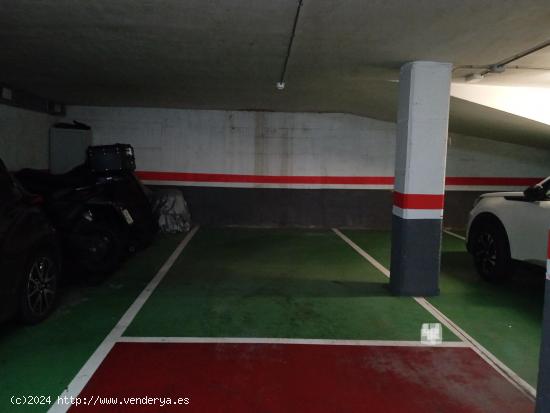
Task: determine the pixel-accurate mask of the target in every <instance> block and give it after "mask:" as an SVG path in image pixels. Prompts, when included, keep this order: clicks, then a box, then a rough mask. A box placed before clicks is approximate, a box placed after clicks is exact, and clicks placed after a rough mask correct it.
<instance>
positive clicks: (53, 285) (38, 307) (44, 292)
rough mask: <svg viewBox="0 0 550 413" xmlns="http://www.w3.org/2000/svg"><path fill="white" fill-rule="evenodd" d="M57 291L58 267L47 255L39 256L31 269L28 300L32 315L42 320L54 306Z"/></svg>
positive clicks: (28, 280) (28, 278)
mask: <svg viewBox="0 0 550 413" xmlns="http://www.w3.org/2000/svg"><path fill="white" fill-rule="evenodd" d="M56 290H57V267H56V265H55V263H54V262H53V261H52V260H51V258H50V257H48V256H47V255H38V256H37V257H36V258H35V260H34V261H33V263H32V265H31V266H30V269H29V274H28V277H27V289H26V299H27V304H28V308H29V310H30V311H31V313H32V315H33V316H34V317H36V318H41V317H43V316H44V315H45V314H48V313H49V312H50V311H51V309H52V308H53V306H54V303H55V297H56Z"/></svg>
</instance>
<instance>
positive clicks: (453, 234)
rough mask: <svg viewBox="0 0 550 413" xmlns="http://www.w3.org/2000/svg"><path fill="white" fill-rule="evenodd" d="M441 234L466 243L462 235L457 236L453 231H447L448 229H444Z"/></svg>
mask: <svg viewBox="0 0 550 413" xmlns="http://www.w3.org/2000/svg"><path fill="white" fill-rule="evenodd" d="M443 232H444V233H445V234H448V235H450V236H451V237H455V238H458V239H461V240H462V241H466V237H463V236H462V235H459V234H457V233H455V232H453V231H449V230H448V229H444V230H443Z"/></svg>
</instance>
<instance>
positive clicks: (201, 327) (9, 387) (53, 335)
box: [0, 228, 544, 412]
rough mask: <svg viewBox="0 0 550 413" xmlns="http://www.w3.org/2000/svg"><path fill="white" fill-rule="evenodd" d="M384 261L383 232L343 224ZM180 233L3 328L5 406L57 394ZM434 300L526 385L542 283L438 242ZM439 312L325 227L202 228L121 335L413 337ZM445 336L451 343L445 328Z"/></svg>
mask: <svg viewBox="0 0 550 413" xmlns="http://www.w3.org/2000/svg"><path fill="white" fill-rule="evenodd" d="M345 233H346V235H348V236H349V237H350V238H352V239H353V240H354V241H355V242H356V243H357V244H358V245H360V246H361V247H362V248H363V249H365V250H366V251H367V252H368V253H369V254H371V255H372V256H374V257H375V258H376V259H377V260H379V261H380V262H381V263H382V264H384V265H386V266H388V265H389V256H390V236H389V232H381V231H345ZM181 239H182V237H181V236H170V237H166V236H165V237H159V238H158V240H157V241H156V242H155V243H154V245H153V246H152V247H151V248H149V249H148V250H147V251H144V252H142V253H140V254H138V255H137V256H135V257H133V258H132V259H131V260H129V261H128V262H127V263H126V264H125V265H124V267H123V268H122V269H121V270H120V271H119V272H117V273H116V274H114V276H112V277H111V278H109V279H108V280H106V281H105V282H103V283H102V284H100V285H98V286H90V285H80V286H75V285H73V286H69V287H68V288H67V291H66V293H65V295H64V297H63V301H62V303H61V306H60V307H59V309H58V310H57V311H56V312H55V313H54V314H53V315H52V317H51V318H50V319H48V320H47V321H46V322H44V323H42V324H40V325H38V326H34V327H21V326H18V325H16V324H15V323H10V324H4V325H1V326H0V412H34V411H46V410H47V407H46V406H34V407H29V406H25V407H19V408H18V407H16V406H12V405H10V404H9V396H11V395H19V396H20V395H42V394H43V395H52V397H55V396H56V395H57V394H60V393H61V391H62V390H63V389H64V387H65V386H66V385H67V384H68V383H69V382H70V380H71V379H72V378H73V377H74V375H75V374H76V373H77V372H78V370H79V369H80V367H81V366H82V365H83V364H84V363H85V361H86V360H87V359H88V357H89V356H90V355H91V354H92V353H93V351H94V350H95V348H96V347H97V346H98V345H99V344H100V343H101V341H102V340H103V338H104V337H105V336H106V335H107V334H108V333H109V332H110V330H111V329H112V327H113V326H114V325H115V324H116V322H117V321H118V320H119V318H120V317H121V316H122V315H123V313H124V312H125V310H126V309H127V308H128V307H129V306H130V304H131V303H132V302H133V300H134V299H135V297H136V296H137V295H138V294H139V292H140V291H141V290H142V289H143V287H144V286H145V285H146V284H147V282H148V281H149V280H150V279H151V278H152V277H153V276H154V274H155V273H156V272H157V270H158V269H159V268H160V266H161V265H162V264H163V262H164V261H165V260H166V259H167V258H168V256H169V255H170V254H171V252H172V251H173V250H174V248H175V247H176V245H177V244H178V242H179V241H180V240H181ZM443 241H444V243H443V257H442V258H443V265H442V275H441V296H440V297H436V298H432V299H430V301H431V302H432V304H434V305H435V306H436V307H438V308H439V309H440V310H441V311H443V312H444V313H445V314H446V315H447V316H448V317H450V318H451V319H453V320H454V321H455V322H456V323H457V324H458V325H460V326H461V327H462V328H463V329H464V330H465V331H466V332H468V333H469V334H470V335H472V336H473V337H474V338H475V339H477V340H478V341H479V342H480V343H481V344H482V345H484V346H485V347H487V348H488V349H489V350H490V351H492V352H493V353H494V354H495V355H496V356H497V357H498V358H499V359H501V360H502V361H503V362H504V363H506V364H507V365H508V366H509V367H511V368H512V369H513V370H514V371H516V372H517V373H518V374H519V375H520V376H521V377H523V378H524V379H526V380H527V381H528V382H530V383H531V384H533V385H534V384H535V382H536V371H537V358H538V345H539V339H540V322H541V308H542V292H543V291H542V285H543V284H542V283H543V281H544V280H543V279H541V277H537V276H536V275H535V274H533V273H529V272H524V271H523V272H522V271H518V272H517V273H516V274H515V275H514V277H512V278H511V279H510V280H509V281H507V282H505V283H502V284H500V285H491V284H487V283H485V282H483V281H481V280H480V279H479V278H478V277H477V275H476V274H475V271H474V269H473V267H472V265H471V260H470V257H469V256H468V255H467V254H466V251H465V249H464V245H463V242H462V241H460V240H458V239H456V238H453V237H450V236H447V235H445V236H444V238H443ZM435 321H436V320H434V318H433V317H432V316H431V315H430V314H429V313H428V312H426V311H425V310H424V309H423V308H422V307H420V305H418V304H417V303H416V302H415V301H414V300H413V299H411V298H403V297H393V296H391V295H390V293H389V291H388V289H387V279H386V278H385V277H384V276H383V275H382V274H381V273H380V272H379V271H378V270H376V269H375V268H374V267H372V266H371V265H370V264H369V263H368V262H367V261H366V260H365V259H364V258H362V257H361V256H359V255H358V254H357V253H356V252H355V251H354V250H352V249H351V248H350V247H349V246H348V245H347V244H346V243H345V242H344V241H342V240H341V239H340V238H339V237H337V236H336V234H334V233H333V232H332V231H329V230H308V229H300V230H298V229H296V230H292V229H238V228H223V229H216V228H202V229H200V230H199V231H198V233H197V235H196V236H195V238H194V239H193V240H192V241H191V243H190V244H189V245H188V246H187V248H186V249H185V250H184V251H183V253H182V254H181V256H180V257H179V259H178V260H177V261H176V263H175V264H174V266H173V267H172V269H171V270H170V271H169V273H168V274H167V275H166V277H165V279H164V280H163V281H162V282H161V283H160V285H159V286H158V288H157V289H156V290H155V292H154V293H153V294H152V296H151V297H150V299H149V300H148V301H147V303H146V304H145V306H144V307H143V308H142V310H141V311H140V312H139V313H138V315H137V317H136V318H135V320H134V322H133V323H132V324H131V325H130V326H129V328H128V329H127V331H126V332H125V335H127V336H186V337H194V336H199V337H286V338H324V339H331V338H332V339H373V340H418V339H419V336H420V327H421V325H422V323H426V322H435ZM444 339H445V340H451V341H453V340H457V338H456V337H454V336H453V335H452V333H451V332H450V331H448V330H444Z"/></svg>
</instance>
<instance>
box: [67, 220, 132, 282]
mask: <svg viewBox="0 0 550 413" xmlns="http://www.w3.org/2000/svg"><path fill="white" fill-rule="evenodd" d="M74 231H75V234H77V235H78V237H80V238H81V239H83V240H84V241H83V242H82V244H81V246H80V248H79V250H78V251H77V254H76V258H77V265H78V266H79V267H81V268H82V269H83V270H84V271H85V272H86V273H87V274H92V275H104V274H110V273H112V272H113V271H115V270H116V269H117V268H118V267H119V265H120V263H121V261H122V258H123V253H124V248H125V245H124V244H125V243H124V237H123V236H122V234H121V233H120V232H119V231H118V229H117V228H116V226H113V225H109V224H108V223H106V222H105V223H104V222H100V221H94V222H87V221H86V222H82V223H80V224H79V225H77V226H76V228H75V230H74Z"/></svg>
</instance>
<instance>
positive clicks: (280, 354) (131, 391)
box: [70, 343, 533, 413]
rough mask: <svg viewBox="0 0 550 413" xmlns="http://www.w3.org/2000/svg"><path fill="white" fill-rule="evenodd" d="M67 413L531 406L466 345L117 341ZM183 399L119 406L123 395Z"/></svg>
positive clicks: (378, 411) (409, 411)
mask: <svg viewBox="0 0 550 413" xmlns="http://www.w3.org/2000/svg"><path fill="white" fill-rule="evenodd" d="M97 396H99V397H103V398H105V397H116V398H118V399H117V403H119V404H117V405H115V406H109V407H107V406H105V405H103V406H101V407H100V408H99V407H98V406H99V401H97V402H96V403H97V404H96V406H79V407H73V408H72V409H71V410H70V411H71V412H81V411H90V412H92V411H95V412H97V411H101V412H208V413H215V412H239V413H246V412H251V413H252V412H253V413H272V412H285V413H291V412H300V413H304V412H315V413H324V412H374V413H397V412H399V413H416V412H422V413H477V412H490V413H495V412H498V413H508V412H509V413H524V412H525V413H527V412H529V413H531V412H532V411H533V404H532V403H531V402H530V401H529V400H528V399H527V398H526V396H524V395H522V394H521V393H520V392H519V391H518V390H516V389H515V388H514V387H513V386H512V385H511V384H510V383H509V382H507V381H506V380H505V379H504V378H503V377H502V376H500V375H499V374H498V373H497V372H495V371H494V370H493V369H492V368H491V367H490V366H489V365H487V364H486V363H485V362H484V361H483V360H482V359H481V358H479V357H478V356H477V355H476V354H475V353H474V352H473V351H472V350H470V349H467V348H444V347H441V348H428V347H374V346H318V345H295V344H292V345H289V344H287V345H284V344H283V345H281V344H278V345H270V344H172V343H171V344H163V343H118V344H117V345H116V346H115V347H114V349H113V350H112V351H111V353H110V354H109V355H108V357H107V358H106V359H105V361H104V362H103V364H102V365H101V366H100V367H99V369H98V371H97V372H96V374H95V375H94V376H93V377H92V379H91V381H90V382H89V383H88V385H87V386H86V387H85V388H84V390H83V392H82V393H81V397H83V398H84V397H85V398H86V399H87V401H88V402H90V400H96V399H95V397H97ZM146 396H148V397H161V398H166V397H170V398H171V399H172V400H173V401H175V400H177V399H178V398H186V397H187V398H189V404H188V405H185V404H182V405H165V406H164V407H160V405H159V404H158V403H157V405H156V406H154V405H152V404H149V405H142V406H139V405H125V404H124V400H123V399H122V398H123V397H127V398H130V397H140V398H143V397H146Z"/></svg>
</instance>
